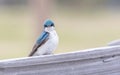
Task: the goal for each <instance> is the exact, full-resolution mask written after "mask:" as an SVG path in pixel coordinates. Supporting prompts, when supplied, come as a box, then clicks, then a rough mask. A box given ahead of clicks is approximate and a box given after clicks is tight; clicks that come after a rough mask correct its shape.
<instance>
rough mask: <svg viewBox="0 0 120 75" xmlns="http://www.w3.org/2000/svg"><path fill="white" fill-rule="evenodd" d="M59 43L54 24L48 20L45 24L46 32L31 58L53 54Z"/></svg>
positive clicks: (39, 40) (33, 50)
mask: <svg viewBox="0 0 120 75" xmlns="http://www.w3.org/2000/svg"><path fill="white" fill-rule="evenodd" d="M58 42H59V38H58V35H57V33H56V31H55V26H54V23H53V22H52V21H51V20H46V21H45V23H44V30H43V32H42V34H41V35H40V36H39V38H38V40H37V41H36V43H35V45H34V47H33V49H32V52H31V53H30V54H29V56H40V55H48V54H52V52H53V51H54V50H55V49H56V47H57V45H58Z"/></svg>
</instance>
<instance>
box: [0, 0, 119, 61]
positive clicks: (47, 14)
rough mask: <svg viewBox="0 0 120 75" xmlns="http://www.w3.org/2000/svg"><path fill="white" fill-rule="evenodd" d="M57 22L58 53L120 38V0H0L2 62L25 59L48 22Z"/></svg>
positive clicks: (0, 53)
mask: <svg viewBox="0 0 120 75" xmlns="http://www.w3.org/2000/svg"><path fill="white" fill-rule="evenodd" d="M47 18H49V19H51V20H53V21H54V22H55V26H56V31H57V32H58V35H59V38H60V43H59V46H58V48H57V50H56V51H54V53H55V54H58V53H65V52H72V51H78V50H83V49H88V48H94V47H101V46H106V45H107V43H108V42H110V41H112V40H116V39H119V38H120V35H119V34H120V0H0V59H10V58H18V57H26V56H28V54H29V53H30V51H31V49H32V47H33V45H34V43H35V41H36V39H37V37H38V36H39V34H40V33H41V31H42V28H43V22H44V20H45V19H47Z"/></svg>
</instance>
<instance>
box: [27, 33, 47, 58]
mask: <svg viewBox="0 0 120 75" xmlns="http://www.w3.org/2000/svg"><path fill="white" fill-rule="evenodd" d="M48 39H49V33H48V32H45V31H44V32H43V33H42V35H41V36H40V37H39V38H38V40H37V42H36V44H35V45H34V46H33V49H32V52H31V53H30V54H29V56H32V55H33V54H34V53H35V52H36V51H37V49H38V48H39V47H40V46H42V45H43V44H44V43H45V42H46V41H47V40H48Z"/></svg>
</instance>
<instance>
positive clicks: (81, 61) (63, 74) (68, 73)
mask: <svg viewBox="0 0 120 75" xmlns="http://www.w3.org/2000/svg"><path fill="white" fill-rule="evenodd" d="M0 75H120V46H119V45H117V46H106V47H101V48H93V49H87V50H80V51H78V52H72V53H65V54H55V55H45V56H36V57H25V58H16V59H8V60H1V61H0Z"/></svg>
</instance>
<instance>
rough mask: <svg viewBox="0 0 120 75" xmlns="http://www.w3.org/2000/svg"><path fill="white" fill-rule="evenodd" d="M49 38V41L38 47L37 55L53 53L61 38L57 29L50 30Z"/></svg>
mask: <svg viewBox="0 0 120 75" xmlns="http://www.w3.org/2000/svg"><path fill="white" fill-rule="evenodd" d="M49 33H50V34H49V39H48V41H47V42H46V43H45V44H44V45H42V46H41V47H39V48H38V50H37V52H36V53H35V55H44V54H51V53H52V52H53V51H54V50H55V49H56V47H57V45H58V42H59V38H58V35H57V33H56V31H55V30H52V31H50V32H49Z"/></svg>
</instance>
